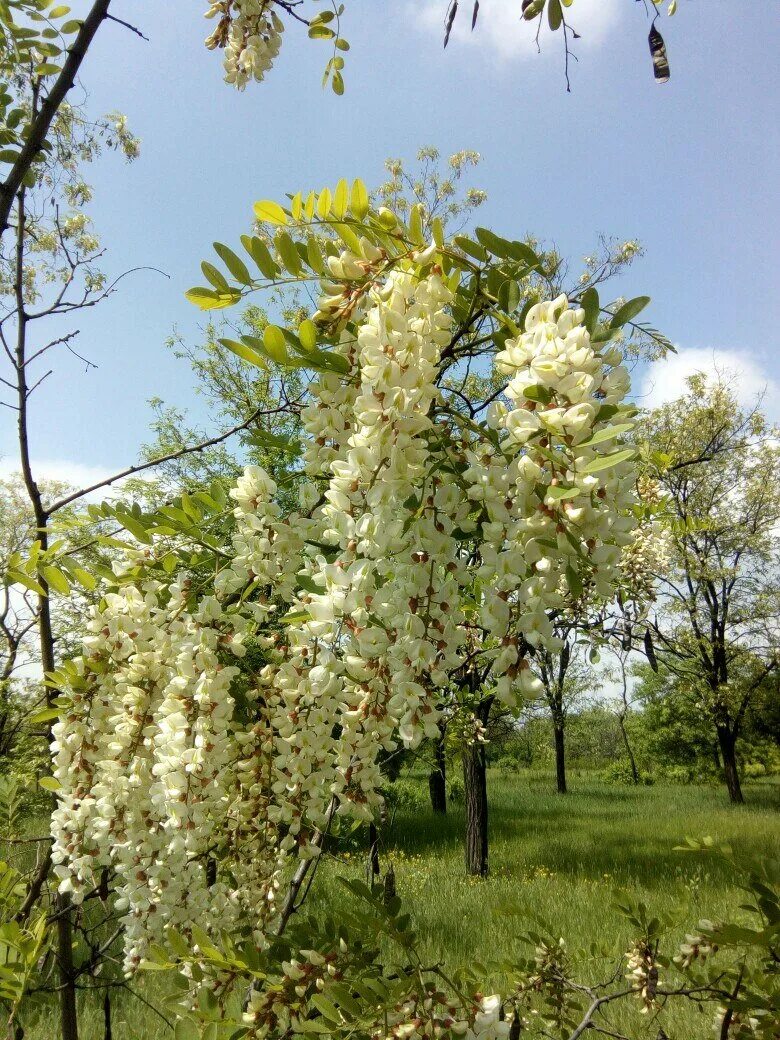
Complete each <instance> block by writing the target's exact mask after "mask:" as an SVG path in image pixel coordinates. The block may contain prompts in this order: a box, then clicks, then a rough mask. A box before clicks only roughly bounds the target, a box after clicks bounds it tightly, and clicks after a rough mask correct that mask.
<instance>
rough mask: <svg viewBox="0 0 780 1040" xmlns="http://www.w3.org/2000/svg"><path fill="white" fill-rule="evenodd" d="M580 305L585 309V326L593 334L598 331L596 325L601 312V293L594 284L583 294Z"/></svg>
mask: <svg viewBox="0 0 780 1040" xmlns="http://www.w3.org/2000/svg"><path fill="white" fill-rule="evenodd" d="M580 305H581V307H582V309H583V310H584V311H585V328H586V329H587V330H588V332H590V334H591V335H593V333H594V332H595V331H596V325H597V324H598V320H599V313H600V312H601V304H600V302H599V294H598V291H597V290H596V288H595V287H594V286H591V287H590V289H586V290H585V292H584V293H583V294H582V297H581V298H580Z"/></svg>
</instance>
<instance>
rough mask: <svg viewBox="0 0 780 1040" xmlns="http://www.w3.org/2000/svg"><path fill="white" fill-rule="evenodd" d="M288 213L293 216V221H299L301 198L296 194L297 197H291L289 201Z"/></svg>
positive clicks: (301, 209) (301, 206) (299, 194)
mask: <svg viewBox="0 0 780 1040" xmlns="http://www.w3.org/2000/svg"><path fill="white" fill-rule="evenodd" d="M290 212H291V213H292V215H293V220H300V219H301V215H302V213H303V197H302V196H301V193H300V192H298V194H297V195H293V197H292V199H291V201H290Z"/></svg>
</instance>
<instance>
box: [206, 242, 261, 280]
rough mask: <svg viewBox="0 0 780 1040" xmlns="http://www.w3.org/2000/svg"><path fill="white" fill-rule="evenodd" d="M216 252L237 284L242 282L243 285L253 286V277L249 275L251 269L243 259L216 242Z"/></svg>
mask: <svg viewBox="0 0 780 1040" xmlns="http://www.w3.org/2000/svg"><path fill="white" fill-rule="evenodd" d="M214 251H215V253H216V254H217V256H218V257H219V258H220V260H221V261H222V263H223V264H224V265H225V267H227V269H228V271H230V273H231V274H232V275H233V277H234V278H235V279H236V281H237V282H241V284H242V285H251V284H252V276H251V274H250V273H249V269H248V268H247V266H246V264H245V263H244V261H243V260H242V259H241V257H240V256H236V254H235V253H234V252H233V250H232V249H229V248H228V247H227V246H225V245H223V244H222V243H221V242H215V243H214Z"/></svg>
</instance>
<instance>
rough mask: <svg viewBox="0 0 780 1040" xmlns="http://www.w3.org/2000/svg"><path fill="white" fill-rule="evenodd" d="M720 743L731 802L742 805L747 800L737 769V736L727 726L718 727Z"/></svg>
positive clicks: (724, 774)
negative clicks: (743, 794) (743, 793)
mask: <svg viewBox="0 0 780 1040" xmlns="http://www.w3.org/2000/svg"><path fill="white" fill-rule="evenodd" d="M718 743H719V744H720V756H721V758H722V759H723V776H724V778H725V780H726V789H727V790H728V792H729V801H731V802H733V803H734V804H735V805H742V804H743V803H744V801H745V799H744V798H743V796H742V786H741V784H740V782H739V770H738V769H737V756H736V746H737V738H736V735H735V734H734V732H733V731H732V730H731V729H729V728H728V727H727V726H718Z"/></svg>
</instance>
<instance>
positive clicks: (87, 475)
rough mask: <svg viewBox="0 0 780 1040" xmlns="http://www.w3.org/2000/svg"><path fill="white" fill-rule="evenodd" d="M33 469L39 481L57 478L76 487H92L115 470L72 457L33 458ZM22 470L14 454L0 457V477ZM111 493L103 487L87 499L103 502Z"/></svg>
mask: <svg viewBox="0 0 780 1040" xmlns="http://www.w3.org/2000/svg"><path fill="white" fill-rule="evenodd" d="M32 469H33V473H34V475H35V477H36V479H37V480H38V481H41V480H56V481H61V482H63V483H65V484H68V485H70V486H71V487H74V488H83V487H91V486H92V485H93V484H97V483H98V482H99V481H101V480H105V479H106V477H110V476H111V474H112V473H113V472H115V471H114V470H111V469H107V468H106V467H104V466H89V465H86V464H85V463H83V462H73V461H72V460H70V459H33V461H32ZM20 470H21V467H20V465H19V460H18V459H17V458H14V457H13V456H4V457H3V458H0V477H10V476H11V475H12V474H13V473H19V472H20ZM114 486H115V487H116V486H119V485H118V484H117V485H114ZM109 493H110V489H109V488H103V489H102V490H101V491H96V492H94V493H93V494H92V495H88V496H87V501H88V502H91V501H97V502H101V501H102V500H103V499H104V498H106V497H107V495H108V494H109Z"/></svg>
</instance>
